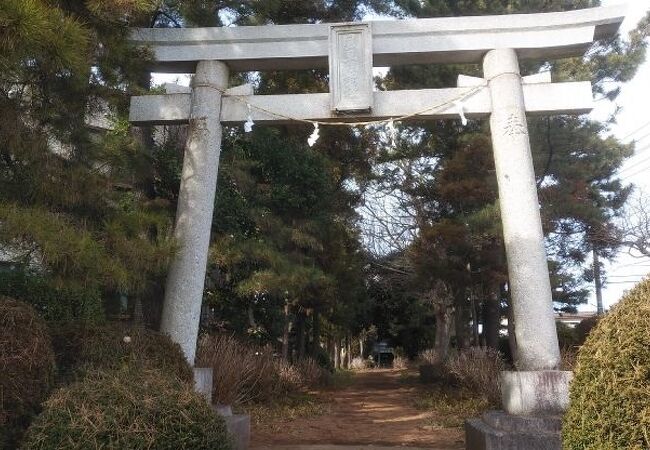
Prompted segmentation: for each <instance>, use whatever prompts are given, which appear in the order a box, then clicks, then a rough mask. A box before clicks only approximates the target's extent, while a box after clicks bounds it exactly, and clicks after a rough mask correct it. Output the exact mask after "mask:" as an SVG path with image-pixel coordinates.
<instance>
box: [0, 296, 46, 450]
mask: <svg viewBox="0 0 650 450" xmlns="http://www.w3.org/2000/svg"><path fill="white" fill-rule="evenodd" d="M53 380H54V353H53V351H52V344H51V342H50V337H49V335H48V334H47V327H46V325H45V323H44V322H43V320H42V319H41V318H39V317H38V314H37V313H36V311H34V308H32V307H31V306H29V305H27V304H26V303H23V302H19V301H16V300H13V299H9V298H2V297H0V448H15V447H16V442H17V441H18V440H19V438H20V435H21V434H22V431H24V430H25V429H26V428H27V425H29V421H30V420H31V418H32V417H33V416H34V415H35V414H36V413H37V412H38V410H39V408H40V404H41V402H42V401H43V400H44V399H45V397H46V396H47V394H48V392H49V391H50V388H51V386H52V383H53Z"/></svg>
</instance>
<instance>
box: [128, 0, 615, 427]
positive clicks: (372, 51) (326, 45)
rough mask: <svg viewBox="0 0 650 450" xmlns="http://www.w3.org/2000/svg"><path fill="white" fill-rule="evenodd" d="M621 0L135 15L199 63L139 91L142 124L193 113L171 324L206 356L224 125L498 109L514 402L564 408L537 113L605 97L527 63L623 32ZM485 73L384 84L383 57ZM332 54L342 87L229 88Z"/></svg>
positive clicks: (150, 35)
mask: <svg viewBox="0 0 650 450" xmlns="http://www.w3.org/2000/svg"><path fill="white" fill-rule="evenodd" d="M623 18H624V15H623V14H622V13H621V11H620V8H616V7H609V8H592V9H584V10H578V11H571V12H562V13H545V14H520V15H507V16H483V17H454V18H436V19H416V20H401V21H376V22H369V23H346V24H316V25H282V26H255V27H232V28H185V29H137V30H134V32H133V35H132V40H133V41H134V43H136V44H138V45H147V46H150V47H151V49H152V50H153V53H154V55H155V60H156V63H155V66H154V67H152V70H154V71H157V72H173V73H186V72H192V73H194V74H195V75H194V78H193V81H192V87H191V89H188V90H187V91H183V90H177V92H175V93H168V94H165V95H148V96H140V97H134V98H132V103H131V112H130V121H131V123H133V124H134V125H145V124H146V125H151V124H183V123H184V124H187V123H189V124H190V133H189V137H188V141H187V145H186V149H185V157H184V162H183V172H182V181H181V187H180V194H179V202H178V211H177V217H176V227H175V237H176V239H177V240H178V242H179V244H180V249H179V252H178V254H177V255H176V256H175V258H174V260H173V262H172V264H171V267H170V271H169V275H168V279H167V284H166V289H165V301H164V307H163V317H162V325H161V328H162V331H164V332H165V333H168V334H169V335H170V336H171V338H172V339H173V340H174V341H175V342H178V343H179V344H180V345H181V347H182V349H183V351H184V353H185V355H186V357H187V359H188V360H189V361H190V363H193V362H194V357H195V350H196V339H197V334H198V327H199V318H200V310H201V301H202V295H203V287H204V279H205V272H206V263H207V257H208V245H209V239H210V228H211V222H212V214H213V203H214V198H215V189H216V180H217V171H218V166H219V153H220V146H221V133H222V125H223V124H227V125H233V124H239V123H241V122H244V121H247V120H249V119H250V118H252V119H253V120H254V121H255V122H257V123H258V124H280V123H288V122H291V121H295V120H302V121H316V122H321V123H324V122H337V123H339V122H360V121H364V120H369V121H374V120H382V119H387V120H390V119H393V118H394V119H395V120H398V119H399V120H404V119H405V118H417V119H448V118H454V117H457V116H458V114H459V105H458V101H462V104H461V105H460V108H461V109H462V111H463V112H464V114H465V115H466V116H467V117H469V118H487V117H489V120H490V129H491V133H492V143H493V147H494V157H495V165H496V173H497V180H498V184H499V202H500V207H501V218H502V222H503V233H504V239H505V245H506V252H507V259H508V272H509V280H510V289H511V292H512V299H513V309H514V327H515V337H516V346H517V349H516V354H515V360H516V366H517V369H518V372H508V373H504V376H503V392H504V407H505V408H506V410H507V411H508V412H510V413H513V414H534V413H539V412H544V413H547V412H549V411H550V412H552V411H560V410H562V409H563V408H564V407H565V406H566V402H567V399H568V397H567V385H568V380H569V374H568V373H566V372H559V371H557V370H556V369H557V368H558V366H559V362H560V354H559V348H558V342H557V335H556V330H555V321H554V314H553V304H552V297H551V286H550V281H549V275H548V267H547V256H546V252H545V249H544V238H543V234H542V227H541V221H540V213H539V201H538V198H537V190H536V184H535V173H534V170H533V163H532V156H531V151H530V143H529V137H528V128H527V124H526V113H528V114H547V115H550V114H583V113H586V112H589V111H590V110H591V109H592V108H593V98H592V91H591V85H590V83H589V82H569V83H551V80H550V75H548V74H538V75H532V76H528V77H521V75H520V70H519V61H520V60H522V59H553V58H562V57H573V56H580V55H583V54H584V52H585V51H586V50H587V49H588V48H589V47H590V46H591V45H592V43H593V42H594V40H596V39H603V38H607V37H611V36H613V35H615V33H616V32H617V31H618V28H619V26H620V24H621V22H622V20H623ZM481 62H482V64H483V73H484V78H482V79H481V78H472V77H464V76H461V77H460V78H459V82H458V87H455V88H448V89H420V90H402V91H381V92H375V91H373V81H372V69H373V66H395V65H401V64H431V63H481ZM324 67H329V71H330V92H329V93H319V94H299V95H263V96H262V95H253V92H252V88H251V87H250V86H240V87H234V88H229V86H228V80H229V74H230V72H231V71H254V70H288V69H310V68H324Z"/></svg>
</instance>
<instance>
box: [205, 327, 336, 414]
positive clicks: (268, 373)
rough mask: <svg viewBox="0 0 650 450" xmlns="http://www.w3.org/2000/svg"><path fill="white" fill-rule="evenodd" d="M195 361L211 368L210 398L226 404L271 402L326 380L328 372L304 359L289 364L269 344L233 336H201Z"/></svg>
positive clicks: (311, 361) (323, 382) (319, 384)
mask: <svg viewBox="0 0 650 450" xmlns="http://www.w3.org/2000/svg"><path fill="white" fill-rule="evenodd" d="M197 364H198V365H200V366H203V367H212V369H213V383H214V384H213V386H214V388H213V401H214V402H215V403H221V404H226V405H243V404H250V403H255V402H271V401H272V400H274V399H275V398H277V397H282V396H286V395H288V394H294V393H298V392H301V391H303V390H305V389H308V388H312V387H316V386H321V385H323V384H326V383H327V382H328V375H329V374H328V372H327V371H325V370H324V369H323V368H321V367H320V366H319V365H318V363H317V362H316V361H315V360H313V359H311V358H305V359H303V360H301V361H299V362H298V363H297V364H295V365H290V364H288V363H287V362H285V361H283V360H282V359H278V358H276V357H275V356H274V355H273V350H272V349H271V348H270V347H268V346H267V347H255V346H250V345H246V344H244V343H242V342H240V341H239V340H237V339H236V338H235V337H233V336H224V335H215V336H208V335H206V336H203V337H202V338H201V340H200V342H199V348H198V354H197Z"/></svg>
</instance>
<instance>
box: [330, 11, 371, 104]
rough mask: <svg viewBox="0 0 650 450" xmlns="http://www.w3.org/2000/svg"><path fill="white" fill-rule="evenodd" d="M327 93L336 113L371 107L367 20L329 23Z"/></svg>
mask: <svg viewBox="0 0 650 450" xmlns="http://www.w3.org/2000/svg"><path fill="white" fill-rule="evenodd" d="M329 45H330V53H329V67H330V96H331V99H332V110H333V111H335V112H336V113H339V114H342V113H354V112H367V111H370V110H371V109H372V83H373V80H372V34H371V31H370V24H367V23H364V24H350V25H332V26H331V27H330V37H329Z"/></svg>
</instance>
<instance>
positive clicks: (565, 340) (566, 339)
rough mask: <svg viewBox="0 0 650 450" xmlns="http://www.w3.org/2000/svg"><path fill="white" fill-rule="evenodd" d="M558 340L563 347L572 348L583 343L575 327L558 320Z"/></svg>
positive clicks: (556, 324)
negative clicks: (580, 341)
mask: <svg viewBox="0 0 650 450" xmlns="http://www.w3.org/2000/svg"><path fill="white" fill-rule="evenodd" d="M555 327H556V330H557V341H558V344H559V345H560V348H561V349H572V348H575V347H576V346H578V345H580V344H581V343H579V342H578V335H577V333H576V330H575V329H574V328H571V327H570V326H568V325H566V324H564V323H562V322H556V323H555Z"/></svg>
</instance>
